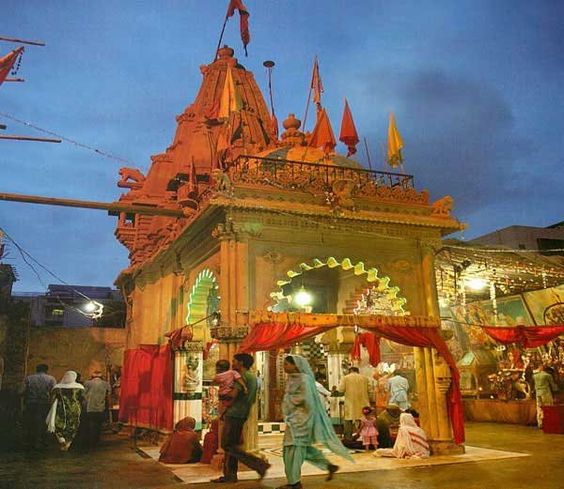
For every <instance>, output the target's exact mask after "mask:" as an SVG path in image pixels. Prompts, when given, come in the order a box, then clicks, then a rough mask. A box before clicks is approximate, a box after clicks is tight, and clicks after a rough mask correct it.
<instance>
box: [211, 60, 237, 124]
mask: <svg viewBox="0 0 564 489" xmlns="http://www.w3.org/2000/svg"><path fill="white" fill-rule="evenodd" d="M242 108H243V101H242V100H241V96H240V95H239V92H238V91H237V87H236V86H235V82H234V81H233V73H232V71H231V66H228V67H227V74H226V75H225V83H224V84H223V91H222V92H221V99H220V101H219V111H218V114H217V117H218V118H219V119H227V118H228V117H229V115H230V114H231V112H239V111H240V110H241V109H242Z"/></svg>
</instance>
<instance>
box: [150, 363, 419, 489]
mask: <svg viewBox="0 0 564 489" xmlns="http://www.w3.org/2000/svg"><path fill="white" fill-rule="evenodd" d="M253 362H254V359H253V357H252V356H251V355H249V354H247V353H237V354H236V355H235V356H234V357H233V361H232V365H231V366H230V365H229V363H228V362H227V361H225V360H220V361H218V362H217V363H216V376H215V378H214V383H215V384H216V385H218V386H219V397H220V403H221V405H220V409H219V411H220V419H221V421H222V429H221V433H220V435H219V438H220V445H221V447H222V449H223V451H224V461H223V475H222V476H221V477H219V478H217V479H214V480H213V481H212V482H215V483H218V484H221V483H232V482H236V481H237V472H238V466H239V463H242V464H244V465H246V466H247V467H249V468H250V469H252V470H254V471H255V472H257V474H258V475H259V478H260V479H262V478H263V477H264V476H265V474H266V472H267V470H268V469H269V467H270V464H269V463H268V462H267V461H266V460H264V459H262V458H260V457H257V456H256V455H254V454H252V453H249V452H247V451H245V450H244V448H243V428H244V425H245V422H246V421H247V418H248V417H249V414H250V411H251V407H252V405H253V404H254V403H255V401H256V399H257V383H258V382H257V377H256V376H255V375H254V374H253V373H252V372H251V370H250V369H251V367H252V365H253ZM284 371H285V373H286V374H287V381H286V388H285V393H284V398H283V401H282V411H283V415H284V422H285V425H286V429H285V432H284V438H283V442H282V445H283V451H282V456H283V461H284V468H285V473H286V478H287V484H286V485H284V486H282V487H281V488H279V489H299V488H301V487H302V484H301V468H302V465H303V463H304V462H306V461H307V462H309V463H311V464H313V465H315V466H316V467H318V468H320V469H322V470H324V471H325V472H326V473H327V480H331V479H332V478H333V475H334V473H335V472H337V470H338V469H339V467H338V466H337V465H335V464H333V463H332V462H330V461H329V460H328V459H327V458H326V457H325V455H324V453H323V452H322V451H321V450H320V449H319V448H317V447H316V445H323V446H324V447H325V448H327V449H329V450H330V451H331V452H332V453H334V454H336V455H338V456H340V457H342V458H344V459H347V460H351V461H352V458H351V455H350V451H349V449H348V448H347V447H345V445H343V443H342V442H341V440H340V439H339V437H338V436H337V434H336V433H335V430H334V428H333V424H332V422H331V419H330V417H329V414H328V405H327V402H326V399H327V397H328V395H329V394H330V393H329V391H327V390H326V389H325V388H324V387H323V386H322V385H321V382H320V379H319V378H318V379H316V378H315V376H314V373H313V371H312V369H311V367H310V365H309V363H308V361H307V360H306V359H305V358H304V357H302V356H299V355H288V356H286V357H285V359H284ZM320 386H321V387H323V389H320ZM340 390H341V391H342V392H343V393H344V395H345V400H347V399H351V400H354V402H349V403H347V402H345V411H346V415H345V419H346V420H347V421H352V422H351V423H350V428H351V430H352V428H353V426H356V428H357V430H358V433H357V434H358V436H359V437H361V438H362V442H363V444H364V446H365V447H366V448H367V449H368V448H370V447H373V448H374V449H377V450H376V452H375V453H376V454H378V455H380V456H394V457H401V458H404V457H424V456H428V455H429V447H428V444H427V439H426V436H425V433H424V431H423V430H422V429H421V428H419V426H418V425H417V423H416V421H415V419H414V418H413V416H412V414H410V413H407V412H405V413H404V412H402V411H401V410H400V408H399V407H398V406H397V405H391V406H388V408H387V409H386V410H385V411H384V412H383V413H381V414H380V415H378V417H375V416H374V411H373V408H372V407H371V406H370V402H369V399H368V379H366V378H365V377H363V376H362V375H360V374H359V372H358V369H357V368H356V367H353V368H351V372H350V373H349V374H348V375H347V376H345V378H344V379H343V382H342V383H341V386H340ZM357 405H360V406H361V408H360V411H361V414H360V415H359V416H357V414H356V412H355V409H356V407H357ZM354 420H358V421H359V423H356V424H355V422H354ZM394 423H396V424H398V425H399V428H398V430H397V436H396V440H395V443H392V442H391V440H392V437H391V435H390V431H391V429H392V426H393V425H394ZM194 428H195V420H194V419H193V418H184V419H183V420H181V421H179V422H178V423H177V425H176V427H175V431H174V433H173V434H172V435H171V436H170V437H169V438H168V439H167V441H166V442H165V444H164V445H163V447H162V448H161V456H160V460H161V461H163V462H166V463H190V462H197V461H205V462H208V463H209V460H210V458H211V454H212V453H214V452H215V447H214V446H213V442H214V440H215V441H216V442H217V437H218V434H217V425H216V426H215V427H214V429H212V430H211V431H210V432H209V433H208V434H206V437H205V439H204V443H203V447H202V446H201V445H200V440H199V435H198V434H197V433H196V432H195V430H194Z"/></svg>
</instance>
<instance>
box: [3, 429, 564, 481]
mask: <svg viewBox="0 0 564 489" xmlns="http://www.w3.org/2000/svg"><path fill="white" fill-rule="evenodd" d="M5 434H6V433H5V432H4V433H2V435H5ZM10 434H11V435H12V436H9V435H10ZM17 440H18V438H17V431H15V432H11V433H8V436H2V437H1V438H0V444H1V450H2V451H1V452H0V488H2V489H4V488H6V489H8V488H10V489H12V488H14V489H20V488H26V489H27V488H30V489H31V488H33V489H67V488H69V489H70V488H73V489H74V488H92V489H110V488H116V489H117V488H120V489H121V488H124V489H129V488H163V489H172V488H182V487H194V488H197V489H211V488H218V487H224V488H226V489H232V488H237V489H258V488H273V487H276V486H278V485H281V484H283V482H284V480H283V478H280V477H276V478H267V479H266V480H265V481H263V483H262V484H261V483H259V482H258V481H240V482H239V483H237V484H228V485H224V484H222V485H216V484H210V483H203V484H193V483H185V482H183V481H182V480H181V478H179V477H178V476H177V475H175V473H173V471H172V470H169V468H167V467H166V466H164V465H162V464H160V463H158V462H156V461H154V460H153V459H152V458H150V457H147V455H145V454H144V453H143V452H142V451H140V450H137V449H135V447H134V446H133V444H132V443H131V441H130V440H129V439H127V438H126V437H123V436H117V435H110V436H106V438H105V439H104V441H103V444H102V445H101V447H100V449H99V450H98V451H96V452H94V453H73V452H69V453H59V452H58V451H57V450H56V447H52V448H50V449H48V450H46V451H44V452H37V453H31V454H30V453H26V452H25V451H23V450H22V447H21V446H20V445H19V443H18V442H17ZM467 441H468V445H469V446H471V447H479V448H480V449H489V450H497V451H503V452H510V453H513V454H515V453H517V454H528V456H525V457H523V456H519V457H514V456H510V458H502V459H490V460H468V461H464V462H460V461H458V462H457V461H456V460H454V459H453V463H449V462H448V461H446V462H445V463H441V464H439V465H429V464H424V465H416V466H412V465H409V466H403V467H402V466H397V467H391V468H390V467H388V468H387V469H382V467H381V466H380V468H379V470H367V469H366V468H362V471H360V472H348V473H343V474H338V476H337V477H336V478H335V479H334V480H333V481H332V482H329V483H328V482H325V479H324V477H323V476H316V475H312V476H306V477H304V479H303V483H304V487H305V488H306V489H310V488H311V489H314V488H315V489H322V488H323V489H356V488H359V489H360V488H362V489H372V488H374V489H376V488H381V489H416V488H417V489H439V488H440V489H451V488H452V489H478V488H480V489H484V488H485V489H487V488H495V489H497V488H500V489H501V488H504V487H507V488H511V489H518V488H527V489H548V488H551V489H552V488H559V487H562V480H564V464H563V463H562V461H563V460H564V436H561V435H545V434H543V433H542V432H540V431H538V430H537V429H536V428H533V427H525V426H514V425H499V424H489V423H469V424H468V425H467ZM144 448H145V449H146V450H147V451H148V452H150V451H151V446H150V445H148V444H147V445H146V446H145V447H144ZM486 452H487V450H484V451H483V453H486ZM272 456H273V457H275V456H276V455H275V451H273V454H272ZM365 457H366V456H365ZM174 470H175V471H176V470H178V468H174ZM274 475H275V476H276V475H277V474H274Z"/></svg>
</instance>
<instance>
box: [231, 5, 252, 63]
mask: <svg viewBox="0 0 564 489" xmlns="http://www.w3.org/2000/svg"><path fill="white" fill-rule="evenodd" d="M235 10H238V11H239V30H240V31H241V41H243V48H244V49H245V56H248V53H247V44H249V42H251V33H250V31H249V16H250V14H249V11H248V10H247V7H245V4H244V3H243V2H242V1H241V0H231V1H230V2H229V7H227V17H233V15H234V14H235Z"/></svg>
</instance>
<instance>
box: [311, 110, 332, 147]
mask: <svg viewBox="0 0 564 489" xmlns="http://www.w3.org/2000/svg"><path fill="white" fill-rule="evenodd" d="M336 145H337V141H336V140H335V135H334V134H333V128H332V127H331V121H330V120H329V116H328V115H327V112H326V111H325V109H321V110H320V111H319V117H318V118H317V123H316V124H315V127H314V128H313V132H312V133H311V138H310V140H309V146H311V147H313V148H322V149H323V151H324V152H325V153H326V154H328V153H330V152H331V151H332V150H333V149H335V146H336Z"/></svg>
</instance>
